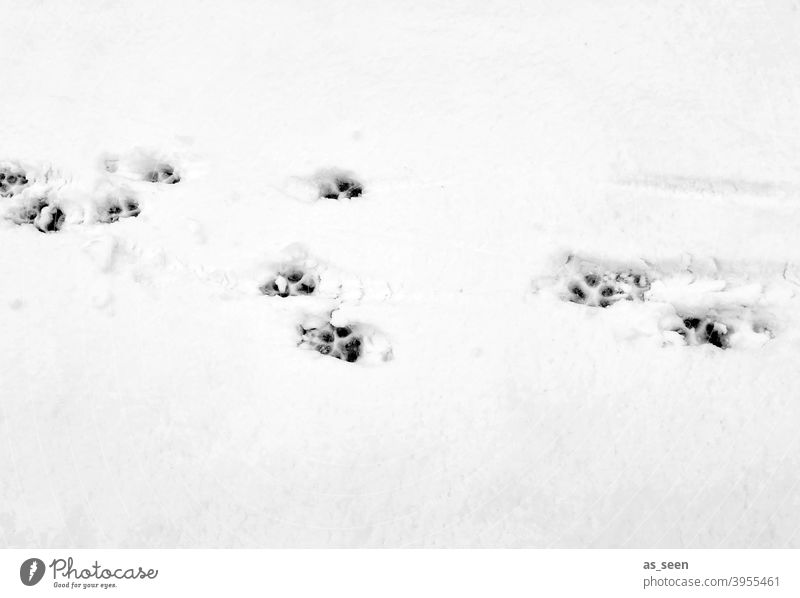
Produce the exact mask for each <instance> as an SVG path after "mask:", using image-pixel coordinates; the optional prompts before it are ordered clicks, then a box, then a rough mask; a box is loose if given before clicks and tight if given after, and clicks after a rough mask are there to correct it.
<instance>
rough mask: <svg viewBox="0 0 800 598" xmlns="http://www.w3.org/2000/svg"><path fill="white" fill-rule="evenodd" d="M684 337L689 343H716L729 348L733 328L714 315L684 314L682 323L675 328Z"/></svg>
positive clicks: (720, 346) (716, 345) (717, 345)
mask: <svg viewBox="0 0 800 598" xmlns="http://www.w3.org/2000/svg"><path fill="white" fill-rule="evenodd" d="M673 332H677V333H678V334H679V335H681V337H683V340H684V342H685V343H686V344H687V345H704V344H709V345H714V346H715V347H719V348H720V349H727V348H728V346H729V345H730V334H731V333H732V332H733V330H732V328H731V327H730V326H729V325H727V324H724V323H723V322H721V321H719V320H718V319H716V318H715V317H713V316H704V317H700V318H698V317H695V316H684V317H682V318H681V325H679V326H677V327H675V328H673Z"/></svg>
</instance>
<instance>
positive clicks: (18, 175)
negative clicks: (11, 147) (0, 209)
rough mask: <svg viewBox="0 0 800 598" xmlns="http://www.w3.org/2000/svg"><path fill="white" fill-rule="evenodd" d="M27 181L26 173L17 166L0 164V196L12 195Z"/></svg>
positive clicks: (20, 189)
mask: <svg viewBox="0 0 800 598" xmlns="http://www.w3.org/2000/svg"><path fill="white" fill-rule="evenodd" d="M29 183H30V181H29V180H28V177H27V174H26V173H25V171H24V170H23V169H22V168H20V167H19V166H14V165H12V164H2V165H0V197H13V196H14V195H16V194H17V193H19V192H20V191H22V190H23V189H24V188H25V187H26V186H27V185H28V184H29Z"/></svg>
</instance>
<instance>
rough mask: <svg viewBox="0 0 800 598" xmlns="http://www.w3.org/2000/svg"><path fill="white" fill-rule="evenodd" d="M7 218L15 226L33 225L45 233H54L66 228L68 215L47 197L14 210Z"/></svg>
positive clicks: (32, 200) (31, 201)
mask: <svg viewBox="0 0 800 598" xmlns="http://www.w3.org/2000/svg"><path fill="white" fill-rule="evenodd" d="M7 218H8V219H9V220H11V221H12V222H14V223H15V224H19V225H24V224H32V225H33V226H35V227H36V228H37V229H38V230H40V231H41V232H43V233H52V232H56V231H59V230H61V228H62V227H63V226H64V222H65V220H66V214H65V213H64V211H63V210H62V209H61V208H60V207H59V206H58V205H57V204H55V203H53V202H51V201H50V200H49V199H48V198H47V197H39V198H35V199H31V200H28V201H26V202H25V203H23V204H22V205H19V206H17V207H16V208H14V209H12V210H11V211H10V213H9V214H8V215H7Z"/></svg>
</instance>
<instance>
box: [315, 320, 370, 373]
mask: <svg viewBox="0 0 800 598" xmlns="http://www.w3.org/2000/svg"><path fill="white" fill-rule="evenodd" d="M300 331H301V337H300V344H301V345H305V346H307V347H309V348H311V349H314V350H315V351H317V352H319V353H321V354H322V355H330V356H331V357H335V358H336V359H341V360H342V361H347V362H350V363H352V362H355V361H357V360H358V359H359V358H360V357H361V354H362V345H363V342H364V339H363V337H362V336H361V335H360V334H358V332H356V331H355V330H354V327H353V326H334V325H333V324H331V323H330V322H329V323H327V324H324V325H322V326H320V327H317V328H303V327H302V326H301V327H300Z"/></svg>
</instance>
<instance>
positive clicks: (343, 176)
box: [316, 170, 364, 200]
mask: <svg viewBox="0 0 800 598" xmlns="http://www.w3.org/2000/svg"><path fill="white" fill-rule="evenodd" d="M316 181H317V185H318V187H319V197H320V198H321V199H338V200H341V199H351V198H353V197H360V196H361V194H362V193H363V192H364V186H363V185H362V184H361V183H360V182H359V181H358V180H356V179H355V178H354V177H353V176H352V175H351V174H350V173H348V172H345V171H342V170H331V171H325V172H320V173H319V174H317V176H316Z"/></svg>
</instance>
